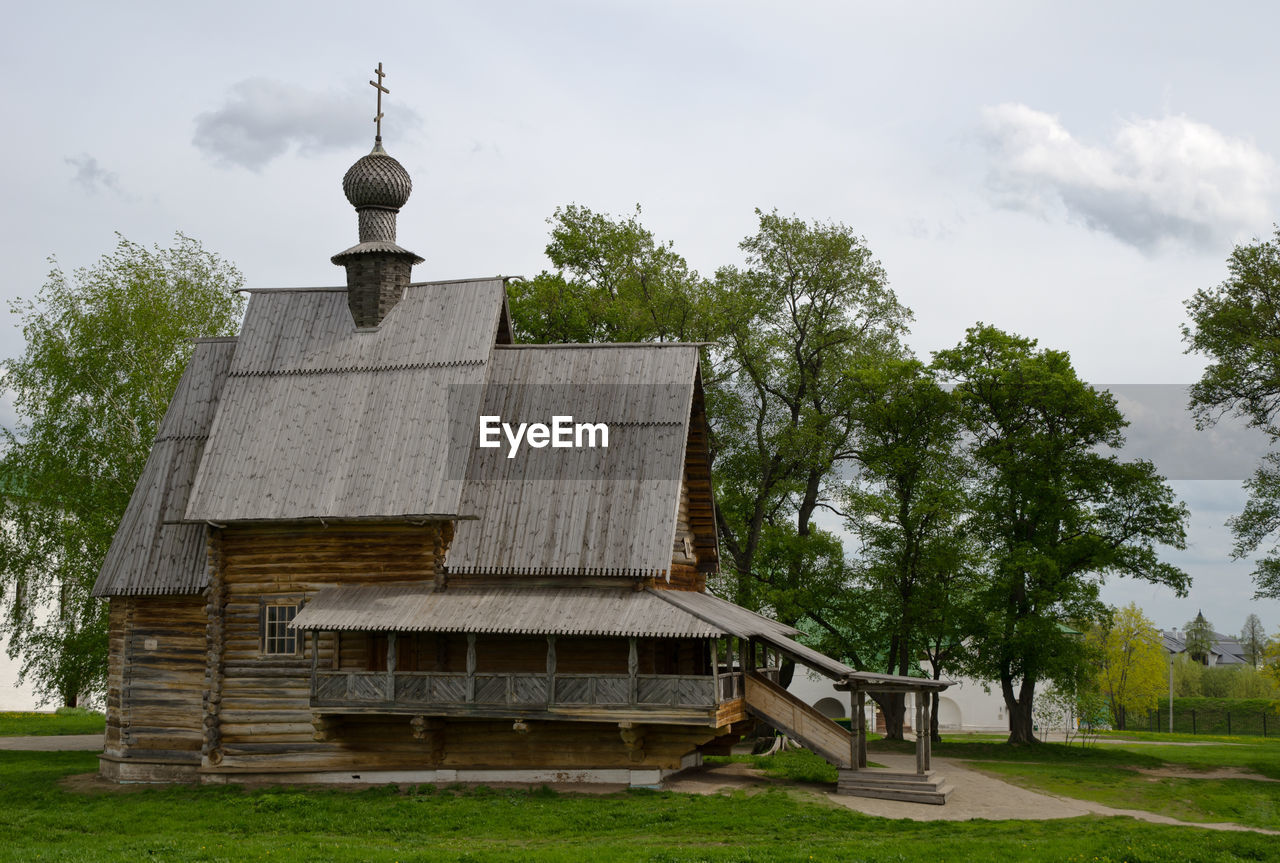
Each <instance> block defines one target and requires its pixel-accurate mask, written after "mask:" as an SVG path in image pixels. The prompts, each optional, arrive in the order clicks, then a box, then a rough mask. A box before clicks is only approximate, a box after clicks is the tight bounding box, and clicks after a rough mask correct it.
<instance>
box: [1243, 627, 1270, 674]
mask: <svg viewBox="0 0 1280 863" xmlns="http://www.w3.org/2000/svg"><path fill="white" fill-rule="evenodd" d="M1240 646H1241V647H1243V648H1244V656H1245V659H1247V660H1249V664H1250V665H1252V666H1253V667H1254V668H1257V667H1258V666H1259V665H1261V664H1262V652H1263V651H1264V650H1266V649H1267V630H1266V629H1265V628H1264V627H1263V625H1262V618H1260V617H1258V615H1256V614H1250V615H1249V616H1248V617H1246V618H1245V619H1244V626H1243V627H1242V628H1241V629H1240Z"/></svg>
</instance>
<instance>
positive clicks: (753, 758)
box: [704, 749, 884, 783]
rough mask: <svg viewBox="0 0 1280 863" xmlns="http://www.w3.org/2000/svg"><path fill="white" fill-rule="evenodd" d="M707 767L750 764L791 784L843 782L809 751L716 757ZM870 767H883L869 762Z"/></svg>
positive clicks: (830, 767)
mask: <svg viewBox="0 0 1280 863" xmlns="http://www.w3.org/2000/svg"><path fill="white" fill-rule="evenodd" d="M704 760H705V761H706V763H707V764H729V763H731V762H732V763H737V764H750V765H753V766H754V767H757V768H759V769H760V770H761V772H763V773H764V775H765V776H770V777H773V778H774V779H786V780H788V781H791V782H828V783H829V782H835V781H836V779H837V778H839V777H838V776H837V774H836V768H835V767H833V766H832V765H831V764H830V763H829V762H827V760H826V759H824V758H822V757H821V756H819V755H815V754H814V753H812V752H810V751H809V750H807V749H788V750H787V751H785V752H779V753H776V754H774V755H713V756H709V757H707V758H706V759H704ZM867 766H868V767H883V766H884V765H883V764H876V763H874V762H871V761H868V762H867Z"/></svg>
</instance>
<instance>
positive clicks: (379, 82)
mask: <svg viewBox="0 0 1280 863" xmlns="http://www.w3.org/2000/svg"><path fill="white" fill-rule="evenodd" d="M373 74H375V75H377V76H378V80H377V81H370V82H369V84H370V85H372V86H373V88H374V89H376V90H377V91H378V116H376V117H374V118H373V122H375V123H377V124H378V138H377V139H378V140H379V141H381V140H382V94H383V93H390V92H391V91H390V90H388V89H387V88H386V87H384V86H382V79H383V78H385V77H387V76H386V73H384V72H383V71H382V63H381V62H379V63H378V68H377V69H374V70H373Z"/></svg>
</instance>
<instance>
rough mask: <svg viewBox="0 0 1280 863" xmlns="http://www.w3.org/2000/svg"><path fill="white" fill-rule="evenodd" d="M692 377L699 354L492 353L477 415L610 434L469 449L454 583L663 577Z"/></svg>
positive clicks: (453, 552)
mask: <svg viewBox="0 0 1280 863" xmlns="http://www.w3.org/2000/svg"><path fill="white" fill-rule="evenodd" d="M697 376H698V348H697V346H694V345H680V344H643V345H616V344H599V345H549V346H529V347H524V346H508V347H503V346H498V347H496V348H495V349H494V351H493V355H492V359H491V361H490V364H489V369H488V380H487V383H486V385H485V391H484V398H483V401H482V404H481V406H480V414H482V415H490V416H499V417H501V418H502V419H503V420H504V421H506V422H511V423H518V422H542V423H550V422H551V420H552V417H554V416H557V415H559V416H572V417H574V418H575V419H576V420H578V421H583V422H593V423H595V422H604V423H607V424H608V426H609V446H608V448H607V449H604V448H597V449H585V448H584V449H557V450H552V449H550V448H546V449H541V450H530V449H524V450H521V451H520V453H519V457H517V458H508V457H507V454H508V451H509V448H508V446H507V444H506V443H505V442H504V444H503V446H501V447H498V448H494V449H480V448H479V447H473V448H472V452H471V456H470V459H469V461H468V467H467V473H466V484H465V486H464V488H463V492H462V501H461V505H460V511H461V512H463V513H464V514H466V515H470V516H475V520H474V521H463V522H460V523H459V524H458V525H457V527H456V529H455V533H454V539H453V543H452V546H451V547H450V549H449V552H448V555H447V557H446V560H445V563H446V566H447V568H448V570H449V572H451V573H485V574H490V573H507V574H512V573H526V574H571V573H586V574H593V575H631V576H663V575H665V574H666V573H667V571H668V569H669V567H670V566H671V558H672V542H673V538H674V536H675V526H676V516H677V509H678V506H679V500H680V486H681V482H682V479H683V477H684V469H685V443H686V441H687V440H688V436H689V418H690V413H691V410H692V403H693V394H694V386H695V380H696V378H697Z"/></svg>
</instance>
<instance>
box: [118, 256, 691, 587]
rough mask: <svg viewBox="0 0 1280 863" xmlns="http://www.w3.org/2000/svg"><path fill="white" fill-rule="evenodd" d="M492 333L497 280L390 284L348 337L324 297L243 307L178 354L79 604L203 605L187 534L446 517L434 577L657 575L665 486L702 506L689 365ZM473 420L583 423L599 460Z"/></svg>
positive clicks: (198, 568)
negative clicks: (606, 435)
mask: <svg viewBox="0 0 1280 863" xmlns="http://www.w3.org/2000/svg"><path fill="white" fill-rule="evenodd" d="M509 332H510V330H509V321H508V317H507V311H506V293H505V289H504V285H503V281H502V280H501V279H476V280H469V281H458V282H435V283H420V284H415V285H410V286H409V288H408V289H407V290H406V293H405V295H404V298H403V299H402V300H401V301H400V302H399V303H398V304H397V305H396V306H395V308H394V309H393V310H392V312H391V313H390V314H389V315H388V316H387V317H386V318H385V319H384V320H383V323H382V325H381V326H379V327H377V328H370V329H363V330H362V329H357V328H355V327H353V325H352V321H351V315H350V312H349V310H348V308H347V295H346V292H345V290H343V289H340V288H315V289H287V290H273V291H255V292H253V295H252V299H251V301H250V304H249V308H248V310H247V312H246V317H245V321H244V325H243V328H242V330H241V335H240V337H239V338H238V340H227V341H222V342H209V343H205V344H203V345H202V346H201V347H199V348H198V350H197V352H196V355H195V356H194V357H193V359H192V361H191V365H190V366H189V368H188V370H187V372H186V374H185V375H184V377H183V383H182V384H180V386H179V390H178V393H177V395H175V398H174V401H173V403H172V405H171V407H170V413H169V415H167V416H166V419H165V422H164V423H162V432H163V433H162V434H161V435H160V436H159V437H158V438H157V441H156V444H155V447H154V448H153V451H152V454H151V459H150V460H149V461H148V464H147V467H146V469H145V470H144V475H143V479H142V480H141V481H140V482H139V484H138V487H137V490H136V491H135V495H134V498H133V500H132V501H131V502H130V505H129V509H128V511H127V512H126V514H125V517H124V519H123V521H122V524H121V527H120V529H119V531H118V532H117V535H116V537H115V541H114V542H113V546H112V551H111V553H110V554H109V555H108V559H107V563H106V565H104V567H103V571H102V574H101V577H100V578H99V585H98V595H112V594H128V593H175V592H176V593H191V592H197V591H199V590H200V589H202V588H203V587H204V586H205V585H206V584H207V582H208V575H207V572H206V571H205V569H206V567H205V560H206V557H205V526H204V525H205V523H206V522H212V523H215V524H224V523H233V522H258V521H278V520H280V521H293V520H305V519H316V520H335V521H336V520H343V519H352V520H355V519H367V520H385V519H396V518H448V519H459V520H460V521H458V523H457V526H456V532H455V537H454V540H453V543H452V545H451V547H450V549H449V550H448V553H447V558H446V561H445V565H446V567H447V569H448V571H450V572H454V573H472V574H490V573H501V574H592V575H622V576H655V577H662V576H664V575H666V573H667V572H668V570H669V568H670V566H671V560H672V553H673V540H674V536H675V526H676V521H677V516H678V513H679V507H680V498H681V495H680V491H681V485H682V482H683V481H685V480H688V481H689V482H690V488H691V492H690V494H691V499H692V496H694V495H697V496H699V501H701V498H702V497H707V496H708V495H709V494H710V475H709V469H708V465H706V464H705V462H706V457H705V455H706V454H705V438H704V436H703V435H702V434H701V432H700V430H699V429H697V428H693V429H691V427H690V426H691V417H697V418H698V419H699V420H700V417H701V414H700V412H699V411H700V401H701V394H700V383H699V369H698V347H697V346H696V345H682V344H670V343H666V344H638V345H637V344H631V345H618V344H601V345H549V346H541V345H535V346H517V345H509V344H502V342H505V341H507V340H509V335H508V334H509ZM215 360H216V361H215ZM482 414H483V415H486V416H488V415H495V416H500V417H501V418H502V419H503V420H505V421H511V422H520V421H537V422H549V421H550V420H551V419H552V417H553V416H556V415H571V416H574V417H576V418H577V419H578V420H579V421H583V422H592V423H599V422H604V423H607V424H608V425H609V427H610V435H611V440H610V442H609V443H610V445H609V447H608V448H607V449H603V448H601V449H596V450H591V449H588V450H566V449H556V450H554V454H553V452H552V450H550V449H545V450H531V449H528V448H526V449H525V450H523V451H522V454H521V457H520V458H516V459H508V458H507V457H506V455H507V451H506V449H505V448H502V447H500V448H497V449H481V448H479V447H478V446H477V442H478V441H477V438H478V430H479V417H480V416H481V415H482ZM694 438H696V440H694ZM690 441H693V442H692V443H691V442H690ZM700 447H701V448H700ZM704 487H705V488H704ZM703 508H705V507H703ZM695 532H696V533H697V544H698V548H699V558H700V560H701V562H702V564H704V568H714V564H715V559H716V555H715V551H716V545H715V536H714V530H713V529H712V531H711V534H710V537H709V538H708V537H707V536H704V535H703V534H706V533H707V529H706V527H705V526H703V525H700V524H699V525H697V526H695Z"/></svg>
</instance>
